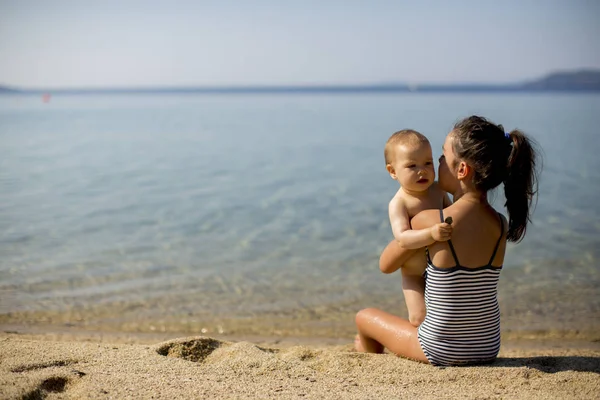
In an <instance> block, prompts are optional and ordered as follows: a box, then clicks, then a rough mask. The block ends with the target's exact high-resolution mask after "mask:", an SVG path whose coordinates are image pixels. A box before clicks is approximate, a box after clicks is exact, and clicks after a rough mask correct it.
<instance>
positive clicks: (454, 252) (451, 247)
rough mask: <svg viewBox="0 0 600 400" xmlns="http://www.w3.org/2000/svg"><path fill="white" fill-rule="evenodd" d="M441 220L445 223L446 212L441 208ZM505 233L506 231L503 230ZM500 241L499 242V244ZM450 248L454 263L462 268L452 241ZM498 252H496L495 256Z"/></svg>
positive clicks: (449, 243) (449, 242) (449, 241)
mask: <svg viewBox="0 0 600 400" xmlns="http://www.w3.org/2000/svg"><path fill="white" fill-rule="evenodd" d="M440 220H441V221H442V222H444V210H443V208H440ZM503 231H504V229H503ZM499 242H500V241H498V243H499ZM448 246H450V251H451V252H452V257H454V262H456V266H457V267H460V262H459V261H458V257H457V256H456V251H455V250H454V246H453V245H452V240H448ZM495 253H496V252H495V251H494V254H495Z"/></svg>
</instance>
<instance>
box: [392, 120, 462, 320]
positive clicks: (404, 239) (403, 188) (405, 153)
mask: <svg viewBox="0 0 600 400" xmlns="http://www.w3.org/2000/svg"><path fill="white" fill-rule="evenodd" d="M384 155H385V164H386V166H385V167H386V169H387V171H388V172H389V174H390V176H391V177H392V179H394V180H396V181H398V183H400V189H398V192H396V195H395V196H394V198H393V199H392V200H391V201H390V205H389V215H390V223H391V225H392V232H393V233H394V238H395V239H396V240H397V241H398V244H399V245H400V246H402V247H404V248H407V249H420V248H422V247H425V246H428V245H430V244H432V243H433V242H436V241H439V242H441V241H446V240H448V239H450V235H451V233H452V226H451V225H450V224H448V223H439V224H436V225H434V226H433V227H431V228H428V229H421V230H411V226H410V220H411V218H412V217H414V216H415V215H416V214H418V213H419V212H420V211H422V210H426V209H436V208H437V209H440V208H445V207H447V206H449V205H450V204H451V203H450V198H449V197H448V195H447V194H446V193H445V192H444V191H442V190H441V189H440V188H439V186H438V184H437V182H435V181H434V180H435V170H434V168H433V156H432V153H431V145H430V144H429V140H427V138H426V137H425V136H424V135H422V134H420V133H419V132H416V131H413V130H410V129H404V130H401V131H399V132H396V133H394V134H393V135H392V136H391V137H390V138H389V139H388V141H387V143H386V144H385V151H384ZM449 222H451V221H449ZM425 266H426V258H425V254H424V253H423V252H418V253H417V254H415V255H414V256H413V257H412V258H410V259H409V260H408V261H407V262H406V263H404V265H402V267H401V272H402V290H403V292H404V299H405V301H406V308H407V309H408V317H409V321H410V323H411V324H412V325H414V326H419V325H420V324H421V322H423V319H424V318H425V313H426V310H425V298H424V292H425V280H424V278H423V273H424V271H425Z"/></svg>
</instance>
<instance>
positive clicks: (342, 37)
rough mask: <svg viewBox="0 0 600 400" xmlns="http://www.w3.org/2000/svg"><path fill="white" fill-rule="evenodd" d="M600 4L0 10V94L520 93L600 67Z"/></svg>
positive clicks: (80, 3) (313, 1) (226, 0)
mask: <svg viewBox="0 0 600 400" xmlns="http://www.w3.org/2000/svg"><path fill="white" fill-rule="evenodd" d="M599 21H600V1H597V0H504V1H500V0H498V1H495V0H479V1H477V0H471V1H467V0H454V1H452V0H448V1H445V0H444V1H443V0H438V1H435V0H423V1H418V0H412V1H404V0H390V1H385V0H364V1H359V0H304V1H302V0H298V1H296V0H248V1H246V0H237V1H231V0H220V1H202V0H197V1H191V0H190V1H176V0H172V1H154V0H145V1H136V0H119V1H114V0H103V1H93V0H73V1H65V0H38V1H29V0H0V84H5V85H12V86H21V87H28V88H35V87H37V88H42V87H44V88H53V87H105V86H111V87H122V86H136V87H137V86H185V85H254V84H267V85H277V84H322V83H328V84H344V83H381V82H409V83H421V82H434V83H440V82H493V83H495V82H511V81H520V80H525V79H530V78H537V77H539V76H541V75H544V74H546V73H548V72H551V71H555V70H569V69H580V68H600V22H599Z"/></svg>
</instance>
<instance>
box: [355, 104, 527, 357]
mask: <svg viewBox="0 0 600 400" xmlns="http://www.w3.org/2000/svg"><path fill="white" fill-rule="evenodd" d="M535 164H536V152H535V150H534V148H533V145H532V141H531V140H530V139H528V137H527V136H526V135H525V134H524V133H522V132H520V131H518V130H514V131H512V132H511V133H510V134H508V133H504V129H503V128H502V126H501V125H495V124H493V123H491V122H489V121H487V120H486V119H485V118H482V117H477V116H472V117H469V118H466V119H464V120H462V121H460V122H459V123H457V124H456V125H455V126H454V129H453V130H452V131H451V132H450V133H449V134H448V136H447V137H446V141H445V143H444V146H443V155H442V157H441V158H440V165H439V171H438V176H439V178H438V179H439V185H440V187H441V189H442V190H444V191H446V192H448V193H451V194H452V195H453V197H454V203H453V204H452V205H450V206H448V207H447V208H445V209H444V210H425V211H422V212H420V213H419V214H417V215H416V216H415V217H414V218H413V219H412V220H411V225H412V228H413V229H425V228H427V227H430V226H433V225H434V224H437V223H440V221H442V222H443V221H444V218H445V217H452V221H453V222H452V226H453V231H452V239H451V240H450V241H448V242H447V243H446V242H435V243H433V244H431V245H430V246H428V248H427V252H426V254H427V267H426V271H425V277H426V285H425V303H426V309H427V310H426V316H425V320H424V321H423V323H422V324H421V325H420V326H419V327H418V328H416V327H414V326H413V325H411V324H410V322H409V321H407V320H405V319H402V318H400V317H397V316H395V315H392V314H388V313H386V312H384V311H381V310H378V309H373V308H369V309H365V310H361V311H360V312H359V313H358V314H357V315H356V325H357V327H358V335H357V338H356V341H355V347H356V349H357V350H358V351H364V352H369V353H381V352H383V349H384V348H387V349H389V350H390V351H392V352H393V353H395V354H397V355H399V356H404V357H408V358H411V359H414V360H418V361H422V362H425V363H430V364H433V365H440V366H442V365H465V364H476V363H484V362H490V361H493V360H494V359H495V358H496V356H497V355H498V351H499V349H500V311H499V308H498V300H497V284H498V278H499V275H500V270H501V269H502V263H503V261H504V253H505V250H506V241H507V240H510V241H512V242H518V241H520V240H522V239H523V237H524V235H525V231H526V228H527V223H528V221H529V214H530V207H531V203H532V200H533V197H534V195H535V194H536V189H537V174H536V169H535ZM501 183H504V194H505V196H506V203H505V205H506V208H507V210H508V216H509V220H508V222H507V221H506V218H505V217H504V216H503V215H501V214H500V213H498V212H497V211H496V210H494V208H492V206H490V204H489V203H488V200H487V194H488V192H489V191H490V190H492V189H494V188H496V187H497V186H499V185H500V184H501ZM417 251H418V250H417ZM421 251H422V250H421ZM414 252H415V250H406V249H403V248H402V247H400V246H399V245H398V244H397V242H396V241H392V242H391V243H390V244H389V245H388V246H387V247H386V248H385V250H384V251H383V253H382V255H381V259H380V268H381V270H382V271H384V272H385V271H393V270H396V269H398V268H399V266H401V265H402V264H403V262H404V261H405V260H406V259H407V258H410V257H411V256H412V255H413V254H414Z"/></svg>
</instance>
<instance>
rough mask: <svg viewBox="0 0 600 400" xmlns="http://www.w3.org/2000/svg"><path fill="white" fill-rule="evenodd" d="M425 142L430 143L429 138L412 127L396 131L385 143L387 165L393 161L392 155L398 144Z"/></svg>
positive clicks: (384, 151) (384, 153)
mask: <svg viewBox="0 0 600 400" xmlns="http://www.w3.org/2000/svg"><path fill="white" fill-rule="evenodd" d="M423 143H427V144H429V140H428V139H427V138H426V137H425V135H423V134H422V133H419V132H417V131H415V130H412V129H402V130H401V131H398V132H396V133H394V134H393V135H392V136H390V138H389V139H388V141H387V142H386V143H385V149H384V150H383V156H384V157H385V165H388V164H391V163H392V160H391V159H392V155H393V154H394V148H395V147H396V146H397V145H403V144H406V145H415V146H418V145H421V144H423Z"/></svg>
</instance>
